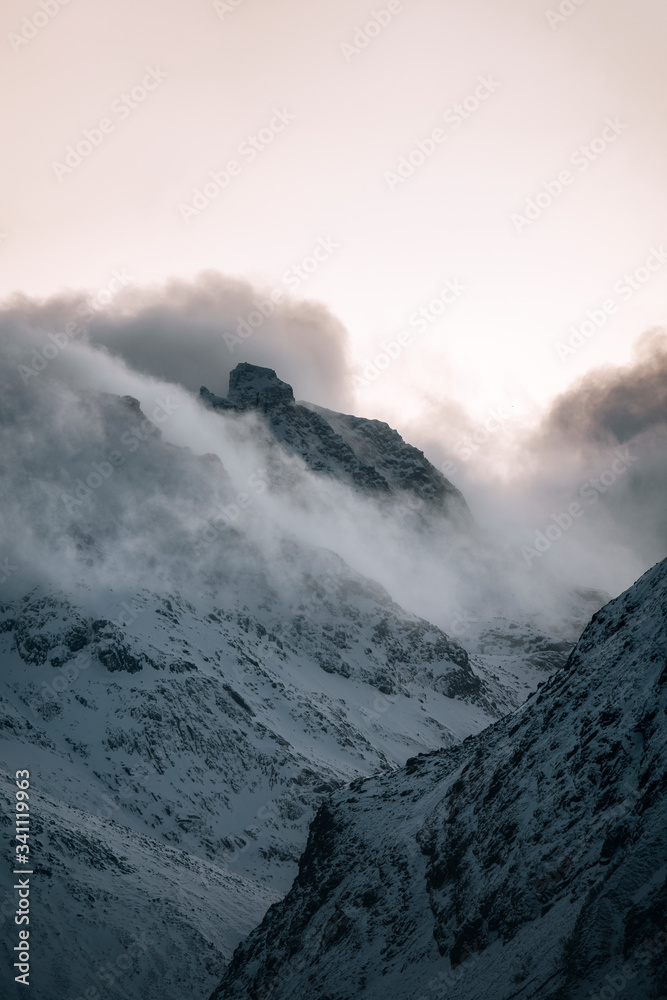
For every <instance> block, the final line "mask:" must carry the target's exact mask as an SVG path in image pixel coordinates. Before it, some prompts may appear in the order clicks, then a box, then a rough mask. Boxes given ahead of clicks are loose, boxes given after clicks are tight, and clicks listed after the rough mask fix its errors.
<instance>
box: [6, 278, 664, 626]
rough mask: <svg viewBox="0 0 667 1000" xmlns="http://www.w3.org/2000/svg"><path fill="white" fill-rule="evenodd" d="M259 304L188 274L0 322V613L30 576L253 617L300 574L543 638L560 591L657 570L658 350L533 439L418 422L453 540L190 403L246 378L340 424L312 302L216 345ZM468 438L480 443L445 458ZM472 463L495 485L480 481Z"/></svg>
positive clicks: (570, 398) (332, 336)
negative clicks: (458, 513)
mask: <svg viewBox="0 0 667 1000" xmlns="http://www.w3.org/2000/svg"><path fill="white" fill-rule="evenodd" d="M262 301H264V300H263V299H262V292H261V290H258V289H254V288H253V287H252V286H250V285H249V284H247V283H243V282H238V281H236V280H229V279H225V278H222V277H220V276H214V275H205V276H203V277H202V278H200V279H199V280H198V281H196V282H194V283H191V284H189V285H188V284H187V283H184V282H171V283H169V284H168V285H167V286H166V287H165V288H164V289H162V290H160V289H157V288H156V289H152V290H147V291H139V292H138V291H136V290H132V291H130V290H124V291H121V292H120V293H119V294H118V295H117V296H116V297H115V298H114V300H113V301H112V302H111V303H109V304H102V303H99V302H98V303H95V302H91V301H90V300H89V299H87V298H86V296H85V295H83V294H82V295H78V294H70V295H66V296H60V297H57V298H53V299H49V300H46V301H41V302H40V301H35V300H31V299H28V298H25V297H21V298H14V299H12V300H11V301H10V302H8V303H6V304H5V306H4V308H3V309H2V312H1V313H0V331H1V333H2V339H3V343H4V345H5V346H4V351H3V362H2V372H1V374H0V378H1V379H2V386H3V394H2V396H3V402H2V441H3V455H4V463H3V470H2V481H3V483H2V488H3V495H4V497H5V502H4V504H3V511H2V533H3V543H2V544H3V547H2V549H1V550H0V557H1V558H4V559H5V565H6V567H7V569H8V570H9V571H8V572H6V573H5V580H4V582H3V583H2V587H3V594H4V595H5V596H9V595H10V594H12V593H15V594H16V596H18V595H19V594H20V593H22V592H24V591H25V589H26V588H29V587H33V586H34V585H35V582H36V581H39V582H40V583H42V585H44V586H46V587H59V588H61V589H65V590H67V591H70V592H79V593H80V592H81V590H82V589H85V590H87V591H88V592H89V593H90V594H91V595H97V597H96V600H98V601H100V600H101V601H103V595H104V592H105V590H108V589H112V590H115V591H119V590H120V591H127V592H128V593H130V592H133V591H136V590H137V589H141V588H145V589H148V590H161V591H169V590H170V589H171V590H175V589H178V590H179V591H181V592H183V593H187V592H188V590H189V589H190V588H192V592H193V593H194V592H202V591H204V592H207V593H210V594H211V595H212V596H213V595H217V596H218V597H219V596H220V595H221V594H225V593H229V594H231V593H232V592H234V593H236V594H237V596H238V595H239V594H240V595H241V599H243V597H244V595H245V598H246V599H247V600H248V601H250V600H252V595H253V594H256V592H258V591H261V590H262V589H263V588H268V589H269V590H271V592H272V593H274V594H275V595H280V599H281V600H283V601H285V602H287V603H291V604H292V605H294V604H299V603H303V602H304V601H306V602H307V600H311V599H312V595H309V587H308V583H307V580H308V579H311V578H314V579H316V580H318V581H324V582H325V583H326V584H327V586H326V587H325V592H326V590H327V588H329V590H330V589H331V588H334V589H335V588H337V587H339V586H342V585H343V583H344V581H345V580H346V579H349V578H350V577H351V576H354V575H355V574H361V575H362V576H363V577H366V578H368V579H370V580H374V581H377V582H378V583H380V584H381V586H382V587H384V588H385V589H386V591H387V593H388V595H390V596H391V598H392V599H394V600H395V601H397V602H398V603H399V604H401V605H402V606H403V607H405V608H406V609H408V610H410V611H413V612H415V613H417V614H419V615H421V616H423V617H425V618H427V619H428V620H430V621H433V622H434V623H436V624H438V625H440V626H441V627H443V628H444V629H445V630H447V629H450V630H451V629H452V625H453V623H454V622H456V621H459V620H461V617H462V616H463V618H465V617H466V616H468V617H470V618H474V617H475V615H476V614H477V613H478V612H479V610H480V609H484V612H485V614H487V615H489V614H491V615H493V614H497V615H506V616H509V617H520V618H523V619H526V620H527V619H529V618H530V619H531V620H533V621H536V622H537V623H538V624H540V625H541V626H543V627H546V626H547V624H548V625H550V626H551V627H554V624H553V623H554V621H557V620H559V619H561V620H566V619H567V620H568V621H569V620H571V619H572V616H573V615H575V616H576V604H577V588H580V587H591V588H598V589H601V590H606V591H609V592H612V593H613V592H618V590H620V589H622V588H623V587H624V586H626V585H627V583H629V582H631V580H632V579H634V578H635V577H636V576H638V575H639V573H641V572H642V571H643V569H644V568H645V566H646V565H647V564H650V562H651V561H655V559H657V558H659V556H660V555H661V552H660V551H659V549H660V546H663V549H664V544H665V539H666V537H667V532H666V530H665V528H666V525H665V514H664V503H663V502H662V498H663V497H664V486H665V481H664V480H665V469H664V462H662V456H663V455H664V447H665V392H664V385H665V383H664V371H665V359H666V358H667V347H666V339H667V338H665V335H664V333H663V332H662V331H653V332H651V333H650V334H649V335H647V336H645V337H644V338H642V339H641V340H640V342H639V344H638V347H637V356H636V359H635V360H634V362H633V363H632V364H631V365H630V366H628V367H627V368H625V369H620V368H618V369H615V368H611V369H605V370H603V371H600V372H593V373H591V374H590V375H589V376H587V378H586V379H585V380H583V381H582V382H580V383H577V384H575V385H573V386H572V388H571V389H570V390H569V391H568V392H567V393H565V394H564V395H563V396H561V397H559V398H558V399H556V400H555V401H554V403H553V404H552V406H551V407H550V408H549V410H548V411H547V412H546V413H545V414H544V415H543V417H542V419H541V421H540V422H539V423H538V424H537V425H536V426H533V427H532V428H527V427H525V426H522V425H520V424H518V425H514V426H513V427H512V428H511V431H510V432H509V433H508V428H507V427H506V426H505V425H504V423H503V421H502V420H500V421H498V427H497V428H496V429H495V430H494V431H491V430H488V431H486V439H483V435H480V434H479V433H477V435H476V437H475V433H476V432H475V429H474V428H473V427H472V426H471V425H470V423H469V421H468V418H467V417H466V414H465V412H464V411H463V410H462V409H461V408H460V407H458V408H456V407H454V406H453V404H451V405H450V404H448V401H447V400H443V401H442V403H441V407H442V408H441V413H442V414H444V415H445V418H446V419H444V420H443V419H441V420H440V421H433V420H431V421H427V420H425V421H422V422H419V421H418V422H416V423H415V425H414V426H413V427H411V428H410V431H411V432H412V431H414V438H412V440H411V435H410V434H407V433H405V429H404V428H400V429H401V430H403V432H404V436H405V437H406V440H409V441H411V443H415V444H418V445H419V444H421V446H422V447H424V449H425V452H426V455H427V457H429V458H431V460H432V461H434V462H435V464H436V465H438V466H439V467H440V468H441V469H442V471H443V472H444V473H445V475H447V476H448V478H450V479H451V481H452V482H453V483H454V485H456V486H458V487H459V488H461V489H462V490H463V492H464V495H465V496H466V498H467V499H468V501H469V502H470V504H471V507H472V510H473V514H474V516H475V518H476V521H477V524H476V525H473V526H472V527H471V526H470V525H462V524H457V523H455V522H452V521H451V520H449V521H448V520H447V519H445V518H442V517H435V516H433V514H432V513H431V512H429V511H428V510H427V509H426V507H425V505H424V504H423V503H421V502H420V501H418V500H417V499H416V498H415V497H414V496H412V495H405V496H404V497H400V496H399V497H396V498H394V499H393V500H392V502H391V503H387V502H380V501H378V500H376V499H373V498H369V497H367V496H363V495H362V494H360V493H359V492H358V491H355V490H353V489H351V488H349V487H346V486H345V485H344V484H342V483H340V482H337V481H335V480H333V479H331V478H329V477H326V476H318V475H316V474H315V473H313V472H312V471H310V470H309V469H308V468H307V466H306V465H305V463H304V462H303V460H302V459H300V458H299V457H297V456H294V455H290V454H289V453H288V452H287V451H286V450H285V449H284V448H282V447H281V446H280V445H278V444H277V442H276V441H275V439H274V438H273V437H272V435H271V434H270V432H269V431H268V429H267V428H266V426H265V425H264V423H263V421H262V418H261V417H260V416H259V415H258V414H256V413H252V412H250V413H243V414H237V413H227V412H220V411H213V410H211V409H210V408H207V407H206V406H204V405H203V404H202V402H201V401H200V399H199V396H198V391H197V390H198V388H199V385H201V384H206V385H207V386H208V388H209V389H211V390H212V391H213V392H215V393H218V394H222V395H224V394H225V393H226V389H227V380H228V375H229V371H230V369H231V368H232V367H234V366H235V365H236V364H237V363H238V362H239V361H250V362H251V363H255V364H259V365H262V366H268V367H273V368H275V369H276V370H277V373H278V375H279V377H280V378H282V379H284V380H285V381H289V382H291V384H292V385H293V386H294V389H295V395H296V396H297V398H299V397H301V398H304V397H305V398H308V399H310V400H311V401H312V402H316V403H318V404H320V403H322V404H323V405H328V406H330V407H336V408H340V409H346V408H349V409H351V408H353V406H354V403H353V395H352V390H351V388H350V383H351V379H350V376H349V372H348V369H347V366H346V360H345V357H346V355H345V343H346V338H345V331H344V329H343V328H342V326H341V325H340V324H339V323H338V322H337V321H336V319H335V318H334V317H332V316H331V315H330V314H329V313H328V312H327V311H326V310H325V309H324V308H323V307H321V306H319V305H317V304H316V303H315V304H310V303H303V302H298V303H295V302H290V301H287V300H286V301H284V302H282V303H280V304H278V305H276V310H275V315H271V316H270V317H267V318H266V322H265V323H262V324H261V325H260V326H259V327H258V328H257V330H256V331H255V333H254V335H253V336H252V337H249V338H247V340H246V341H245V342H244V343H243V345H242V346H238V345H234V346H235V347H237V346H238V351H236V350H235V351H234V352H232V351H230V350H228V346H227V344H226V342H225V333H227V334H228V335H229V334H230V331H231V333H232V334H233V331H234V323H235V322H236V317H237V316H239V315H249V313H250V312H251V311H252V307H253V304H257V303H258V302H262ZM73 317H74V319H73ZM228 339H229V336H228ZM139 407H140V408H139ZM431 416H432V411H431ZM492 426H494V425H493V424H492V423H490V424H489V427H492ZM466 435H471V436H470V437H469V438H468V440H469V442H472V443H473V444H474V445H475V447H474V448H468V451H469V452H470V456H466V458H465V459H464V458H463V457H462V456H463V454H464V450H463V449H462V447H461V446H460V442H461V441H462V440H466ZM450 442H454V445H452V444H451V443H450ZM489 446H492V447H494V448H501V449H502V451H503V455H504V462H505V465H504V466H503V465H502V464H501V463H498V462H493V463H488V464H487V463H485V462H484V455H485V449H486V448H487V447H489ZM623 449H625V451H623ZM619 451H620V455H619ZM623 455H625V456H626V457H625V459H623V457H622V456H623ZM503 468H504V471H499V470H502V469H503ZM508 470H509V471H508ZM595 483H597V485H595ZM593 497H594V498H595V499H592V498H593ZM572 504H577V505H578V508H580V511H579V509H577V512H576V513H575V512H574V509H571V507H572ZM91 599H92V598H91ZM387 599H389V598H387Z"/></svg>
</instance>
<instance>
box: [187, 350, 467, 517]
mask: <svg viewBox="0 0 667 1000" xmlns="http://www.w3.org/2000/svg"><path fill="white" fill-rule="evenodd" d="M200 396H201V399H202V401H203V402H205V403H207V404H208V405H209V406H212V407H213V408H215V409H220V410H227V411H237V412H243V411H245V410H257V411H259V412H260V413H262V414H263V415H264V417H265V418H266V420H267V422H268V426H269V428H270V430H271V432H272V434H273V436H274V437H275V439H276V440H277V441H279V442H280V443H281V444H282V445H283V446H284V447H286V448H287V449H288V450H289V451H291V452H292V453H293V454H297V455H299V456H300V457H301V458H302V459H303V460H304V462H306V464H307V465H308V467H309V468H310V469H311V470H313V471H314V472H317V473H320V474H324V475H329V476H334V477H336V478H337V479H339V480H342V481H344V482H349V483H350V484H351V485H353V486H355V487H357V488H358V489H362V490H364V491H373V492H375V493H376V494H378V495H379V496H382V495H383V494H384V495H385V496H391V495H396V494H407V495H408V496H411V497H413V498H414V499H415V500H417V501H420V502H425V503H427V504H429V505H430V506H431V507H432V508H433V509H438V510H442V511H445V512H446V513H448V514H450V515H451V516H452V517H457V518H458V519H459V520H460V521H461V526H462V527H463V526H464V525H465V526H466V527H468V528H471V527H472V518H471V516H470V512H469V510H468V506H467V504H466V502H465V500H464V499H463V495H462V494H461V493H460V492H459V490H457V489H456V487H455V486H453V485H452V483H450V482H449V480H448V479H446V478H445V477H444V476H443V475H442V473H441V472H439V471H438V469H436V468H435V466H433V465H431V463H430V462H429V461H428V459H426V458H425V457H424V454H423V452H421V451H418V449H417V448H413V447H412V446H411V445H408V444H406V443H405V441H404V440H403V438H402V437H401V436H400V434H399V433H398V431H395V430H392V428H391V427H389V425H388V424H386V423H383V422H382V421H380V420H367V419H365V418H363V417H353V416H346V415H344V414H342V413H335V412H334V411H332V410H326V409H323V408H322V407H319V406H315V405H314V404H312V403H297V402H295V399H294V393H293V391H292V387H291V386H289V385H287V383H286V382H282V381H281V380H280V379H279V378H278V376H277V375H276V373H275V372H274V371H273V370H272V369H271V368H260V367H258V366H256V365H250V364H247V363H246V362H242V363H241V364H239V365H237V366H236V368H235V369H234V370H233V371H232V372H230V375H229V391H228V394H227V396H226V397H221V396H216V395H214V394H213V393H212V392H209V390H208V389H207V388H206V387H205V386H202V388H201V389H200Z"/></svg>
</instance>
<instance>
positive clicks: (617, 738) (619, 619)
mask: <svg viewBox="0 0 667 1000" xmlns="http://www.w3.org/2000/svg"><path fill="white" fill-rule="evenodd" d="M666 610H667V562H663V563H660V564H658V565H657V566H656V567H654V568H653V569H652V570H651V571H649V572H648V573H647V574H645V576H644V577H642V578H641V579H640V580H639V581H638V582H637V584H635V585H634V586H633V587H632V588H630V589H629V590H628V591H627V592H626V593H624V594H622V595H621V596H620V597H619V598H617V599H616V600H614V601H612V602H611V603H610V604H608V605H606V606H605V607H604V608H603V609H602V610H601V611H600V612H598V613H597V614H596V615H595V616H594V618H593V620H592V621H591V623H590V624H589V626H588V627H587V629H586V630H585V632H584V634H583V635H582V637H581V640H580V641H579V643H578V645H577V647H576V649H575V650H574V651H573V653H572V654H571V656H570V658H569V660H568V663H567V665H566V666H565V667H564V668H563V669H562V670H560V671H558V672H557V673H556V674H554V675H553V676H552V677H551V679H550V680H549V681H548V682H547V683H546V684H545V685H544V686H542V688H541V689H540V691H539V693H538V694H536V695H534V696H532V697H531V698H530V699H529V701H528V702H527V703H526V704H525V705H524V706H523V707H522V708H521V709H519V710H518V712H516V713H515V714H514V715H512V716H509V717H507V718H505V719H503V720H501V721H500V722H498V723H496V724H495V725H493V726H492V727H490V728H489V729H487V730H485V731H484V732H482V733H480V734H478V735H474V736H471V737H469V738H468V739H466V740H465V741H464V742H463V743H462V744H460V745H458V746H455V747H452V748H449V749H446V750H442V751H438V752H436V753H433V754H430V755H426V756H420V757H417V758H413V759H411V760H409V761H408V762H407V764H406V766H405V767H404V768H402V769H401V770H400V771H399V772H396V773H393V774H390V775H385V776H381V777H376V778H371V779H368V780H357V781H355V782H353V783H352V785H351V786H350V788H349V789H346V790H344V791H341V792H338V793H336V794H335V795H334V796H333V799H332V801H331V802H329V803H327V804H326V805H324V806H323V807H322V808H321V809H320V812H319V813H318V815H317V817H316V819H315V821H314V822H313V824H312V827H311V831H310V836H309V840H308V845H307V848H306V851H305V852H304V854H303V856H302V858H301V861H300V866H299V875H298V876H297V878H296V880H295V882H294V885H293V887H292V889H291V891H290V893H289V894H288V896H287V897H286V899H285V900H283V901H282V902H280V903H277V904H275V905H274V906H273V907H272V908H271V909H270V910H269V912H268V914H267V916H266V917H265V919H264V921H263V922H262V924H261V925H260V927H259V928H258V929H257V930H255V931H254V932H253V933H252V934H251V935H250V936H249V938H248V939H247V940H246V941H245V942H244V943H243V944H241V945H240V946H239V947H238V949H237V950H236V952H235V954H234V958H233V960H232V962H231V964H230V966H229V967H228V969H227V972H226V975H225V977H224V979H223V982H222V984H221V985H220V987H219V988H218V989H217V990H216V991H215V993H214V994H213V998H212V1000H240V998H242V997H243V998H245V997H250V998H253V1000H259V998H264V997H271V998H272V1000H287V998H293V997H299V998H300V1000H321V998H322V997H326V998H327V1000H356V998H357V997H361V996H363V997H368V998H369V1000H380V998H381V997H386V996H392V997H395V998H397V1000H402V998H405V1000H422V998H424V1000H433V998H435V997H442V996H445V995H446V996H448V997H452V998H455V1000H487V998H488V1000H515V998H521V1000H538V998H539V1000H584V998H590V997H593V996H594V997H597V996H598V995H602V996H606V995H609V990H610V989H613V990H614V991H615V992H614V995H616V992H617V993H619V994H622V993H623V991H624V990H625V993H624V995H626V996H628V997H632V998H637V1000H639V998H642V1000H644V998H645V1000H658V998H660V997H663V996H665V995H666V994H667V961H666V960H665V958H666V956H667V949H666V947H665V946H666V945H667V934H666V932H667V883H666V875H667V869H666V867H665V858H666V857H667V828H666V827H665V823H664V817H665V814H666V810H665V798H666V792H667V777H666V774H667V727H666V726H665V714H666V712H667V684H666V681H667V624H666V614H665V612H666ZM605 988H606V989H607V993H606V994H605V993H604V992H603V993H602V994H600V991H603V990H604V989H605Z"/></svg>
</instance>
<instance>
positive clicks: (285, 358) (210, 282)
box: [2, 272, 350, 409]
mask: <svg viewBox="0 0 667 1000" xmlns="http://www.w3.org/2000/svg"><path fill="white" fill-rule="evenodd" d="M274 298H277V295H275V296H274ZM265 314H266V315H265ZM2 316H3V318H4V321H5V322H10V321H11V322H12V323H13V324H15V325H18V326H21V327H23V328H24V329H25V328H29V329H31V330H32V331H33V332H34V333H35V334H36V335H39V334H41V336H42V340H43V342H44V343H48V340H47V338H48V334H49V333H52V332H53V331H55V330H62V329H64V328H65V326H66V324H67V323H68V322H72V321H75V322H77V323H80V324H83V325H85V328H86V332H85V335H84V339H85V340H87V342H88V343H90V344H91V345H92V346H94V347H100V348H103V349H104V350H106V351H107V352H108V353H109V354H110V355H113V356H115V357H118V358H122V359H123V361H125V362H126V363H127V365H128V366H129V367H130V368H132V369H134V370H135V371H138V372H142V373H144V374H146V375H149V376H152V377H153V378H157V379H162V380H165V381H168V382H173V383H178V384H180V385H182V386H184V388H186V389H189V390H190V391H191V392H198V391H199V388H200V386H201V385H202V384H206V385H207V386H208V388H209V389H211V390H212V391H213V392H216V393H218V394H222V395H224V394H225V393H226V391H227V381H228V377H229V372H230V371H231V369H232V368H235V367H236V365H237V364H238V362H239V361H249V362H251V363H253V364H260V365H263V366H265V367H269V368H274V369H276V370H277V371H279V372H280V374H281V377H282V378H283V379H284V380H285V381H287V382H289V383H290V384H292V385H293V386H294V388H295V392H296V394H297V396H298V397H299V398H302V399H309V400H312V401H316V402H318V403H321V404H322V405H325V406H331V407H335V408H338V409H346V408H348V409H349V405H350V395H349V391H348V367H347V359H346V352H347V333H346V331H345V328H344V327H343V326H342V324H341V323H340V322H339V321H338V320H337V319H336V318H335V317H334V316H333V315H332V314H331V313H330V312H329V311H328V310H327V308H326V307H325V306H323V305H321V304H319V303H316V302H309V301H296V300H293V299H290V298H289V297H288V296H287V294H286V293H284V292H281V294H280V298H277V301H272V300H271V293H270V291H266V290H263V289H259V288H255V287H253V286H252V285H251V284H250V283H248V282H246V281H241V280H239V279H236V278H229V277H224V276H223V275H220V274H217V273H215V272H207V273H205V274H202V275H200V276H199V277H198V278H197V279H195V280H193V281H180V280H176V279H173V280H170V281H168V282H166V284H165V285H163V286H156V287H153V288H148V289H136V288H133V287H127V288H124V289H121V290H120V291H119V292H118V294H117V295H116V296H115V297H114V298H113V300H112V302H110V303H109V304H106V305H104V304H101V303H99V302H98V301H96V300H94V299H93V300H92V301H91V300H90V299H88V298H87V297H86V296H85V295H84V294H83V293H76V292H70V293H66V294H62V295H58V296H54V297H52V298H50V299H46V300H35V299H30V298H28V297H27V296H15V297H13V298H12V299H10V300H9V301H8V302H6V303H5V304H4V308H3V310H2Z"/></svg>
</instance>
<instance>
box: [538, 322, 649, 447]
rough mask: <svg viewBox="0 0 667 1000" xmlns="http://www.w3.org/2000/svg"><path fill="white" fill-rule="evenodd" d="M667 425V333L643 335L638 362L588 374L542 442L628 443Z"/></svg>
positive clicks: (552, 417) (557, 405) (553, 416)
mask: <svg viewBox="0 0 667 1000" xmlns="http://www.w3.org/2000/svg"><path fill="white" fill-rule="evenodd" d="M660 424H667V334H666V333H665V331H664V330H662V329H657V330H650V331H649V332H648V333H645V334H644V336H643V337H641V338H640V340H639V342H638V344H637V348H636V357H635V359H634V361H633V363H632V364H630V365H627V366H625V367H622V368H611V367H609V368H601V369H596V370H595V371H592V372H590V373H589V374H587V375H586V376H585V377H584V378H583V379H581V380H580V381H579V382H577V383H576V384H575V385H573V386H572V387H571V388H570V389H568V390H567V392H565V393H563V394H562V395H561V396H559V397H558V398H557V399H556V400H555V402H554V404H553V406H552V407H551V410H550V411H549V413H548V414H547V416H546V417H545V419H544V421H543V424H542V427H541V429H540V433H539V438H540V441H541V443H549V442H553V443H555V444H558V443H560V442H562V441H565V442H568V443H569V444H570V445H571V444H574V443H575V442H579V443H581V444H582V445H591V444H601V445H602V444H609V443H612V442H616V443H618V444H623V443H625V442H626V441H630V440H631V439H632V438H634V437H636V436H637V435H638V434H641V433H643V432H644V431H647V430H648V429H650V428H653V427H656V426H658V425H660Z"/></svg>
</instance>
